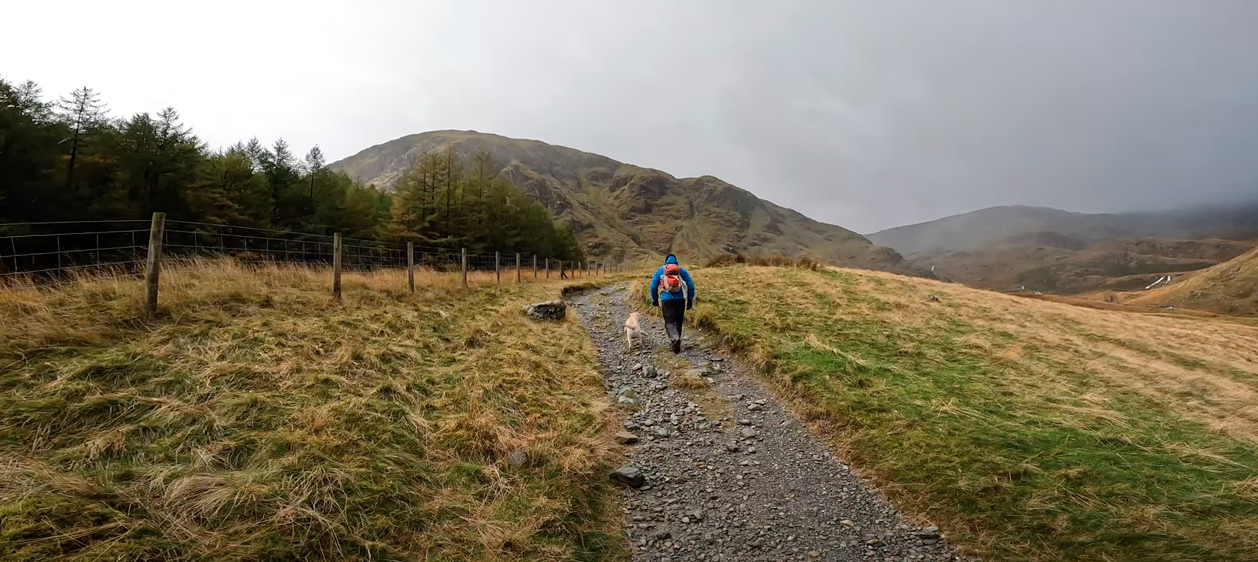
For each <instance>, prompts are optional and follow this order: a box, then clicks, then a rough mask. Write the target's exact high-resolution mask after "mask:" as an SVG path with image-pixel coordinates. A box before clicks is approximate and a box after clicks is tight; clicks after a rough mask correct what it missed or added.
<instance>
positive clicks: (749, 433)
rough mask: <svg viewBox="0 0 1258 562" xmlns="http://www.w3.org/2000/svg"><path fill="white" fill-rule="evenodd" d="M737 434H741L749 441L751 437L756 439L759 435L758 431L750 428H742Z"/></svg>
mask: <svg viewBox="0 0 1258 562" xmlns="http://www.w3.org/2000/svg"><path fill="white" fill-rule="evenodd" d="M739 433H741V434H742V436H743V437H746V438H747V439H751V438H752V437H756V436H758V435H760V432H759V431H756V430H755V428H751V427H744V428H743V429H742V431H740V432H739Z"/></svg>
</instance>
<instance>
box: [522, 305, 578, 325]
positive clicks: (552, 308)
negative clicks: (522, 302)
mask: <svg viewBox="0 0 1258 562" xmlns="http://www.w3.org/2000/svg"><path fill="white" fill-rule="evenodd" d="M524 314H525V315H526V316H528V317H529V318H531V319H533V320H537V321H544V320H551V321H560V320H563V319H564V318H567V317H568V306H567V305H565V304H564V302H563V301H561V300H554V301H546V302H538V303H533V304H530V305H528V306H526V307H524Z"/></svg>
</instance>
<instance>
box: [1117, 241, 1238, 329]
mask: <svg viewBox="0 0 1258 562" xmlns="http://www.w3.org/2000/svg"><path fill="white" fill-rule="evenodd" d="M1127 302H1128V303H1130V304H1137V305H1152V306H1176V307H1181V308H1193V309H1198V310H1208V311H1211V312H1218V313H1220V314H1231V315H1247V316H1253V315H1258V248H1255V249H1253V250H1251V251H1249V252H1247V253H1245V254H1244V255H1241V256H1239V257H1237V258H1235V259H1232V260H1230V261H1228V262H1226V263H1222V264H1219V265H1216V266H1214V267H1211V268H1209V269H1206V270H1204V271H1200V272H1197V273H1195V274H1193V275H1191V276H1189V277H1187V278H1185V279H1184V280H1183V281H1181V282H1178V283H1174V284H1172V285H1169V286H1167V287H1163V288H1159V289H1153V290H1151V291H1148V292H1147V293H1144V294H1142V295H1140V296H1138V297H1136V298H1134V299H1132V300H1130V301H1127Z"/></svg>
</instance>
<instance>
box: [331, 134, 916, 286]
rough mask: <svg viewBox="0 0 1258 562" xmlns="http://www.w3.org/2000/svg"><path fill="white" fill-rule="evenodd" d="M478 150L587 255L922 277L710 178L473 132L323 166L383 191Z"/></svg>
mask: <svg viewBox="0 0 1258 562" xmlns="http://www.w3.org/2000/svg"><path fill="white" fill-rule="evenodd" d="M447 145H452V146H453V147H454V149H455V151H456V152H457V153H458V154H459V156H460V157H461V158H464V159H467V158H470V157H471V155H472V154H474V153H475V152H476V151H479V150H485V151H487V152H488V153H489V154H490V156H491V158H492V159H493V161H494V168H495V170H496V173H498V174H500V175H502V176H504V177H506V178H507V179H509V180H511V181H512V182H513V183H515V184H516V185H518V186H520V187H521V188H523V189H524V190H525V192H527V193H528V194H529V195H531V196H532V197H534V198H536V199H537V200H539V201H541V202H542V203H544V204H546V206H547V207H549V208H550V209H551V211H552V212H554V213H555V216H556V218H557V219H558V220H560V221H562V222H566V223H568V224H570V225H571V226H572V228H573V230H574V232H575V233H576V235H577V238H578V240H580V241H581V243H582V246H583V247H584V249H585V252H586V255H587V256H590V257H593V258H596V259H601V260H608V261H616V262H620V261H627V262H635V263H644V262H646V261H648V260H650V261H654V260H658V259H659V258H661V257H662V256H663V255H664V254H666V253H669V252H672V253H676V254H677V255H678V256H679V257H681V258H682V259H683V260H684V261H689V262H692V263H693V262H699V261H703V260H708V259H712V258H716V257H719V256H725V255H731V254H735V253H744V254H753V255H754V254H766V255H785V256H792V257H796V256H809V257H812V258H814V259H818V260H820V261H824V262H828V263H833V264H836V265H843V266H849V267H859V268H865V269H878V270H884V271H891V272H896V273H903V274H910V275H924V276H929V272H927V271H925V270H923V269H921V268H919V267H918V266H916V265H914V264H913V263H911V262H909V261H907V260H905V259H904V258H903V257H902V256H901V255H900V254H899V253H897V252H896V251H894V250H892V249H890V248H883V247H879V246H875V245H874V244H872V243H870V242H869V240H867V239H865V238H864V237H863V236H861V235H859V234H857V233H855V232H852V231H850V230H847V229H845V228H842V227H838V226H834V225H831V224H826V223H822V222H818V221H815V220H813V219H810V218H808V217H806V216H804V215H802V214H800V213H798V212H796V211H794V210H791V209H787V208H784V207H780V206H778V205H775V204H773V203H770V202H768V201H765V200H763V199H760V198H758V197H756V196H755V195H753V194H752V193H750V192H748V191H746V190H744V189H742V188H739V187H737V186H735V185H732V184H729V183H727V182H724V181H721V180H720V179H717V178H714V177H712V176H702V177H697V178H675V177H673V176H671V175H669V174H666V173H664V172H661V171H659V170H652V169H649V168H641V167H638V166H634V165H632V164H625V163H622V162H618V161H616V160H612V159H611V158H607V157H605V156H600V155H597V154H590V153H588V152H581V151H579V150H575V149H572V148H567V147H562V146H555V145H551V144H547V143H544V142H541V141H536V140H524V139H512V138H507V137H503V136H499V135H494V134H485V133H478V132H476V131H432V132H427V133H420V134H416V135H409V136H405V137H401V138H398V139H394V140H392V141H389V142H386V143H384V144H379V145H376V146H373V147H370V148H368V149H366V150H363V151H361V152H359V153H357V154H355V155H353V156H350V157H349V158H345V159H343V160H340V161H337V162H334V163H332V164H330V165H329V166H330V167H331V168H334V169H340V170H344V171H345V172H346V173H348V174H349V175H350V176H351V177H353V178H355V179H358V180H360V181H364V182H368V183H371V184H374V185H376V186H377V187H380V188H382V189H386V190H387V189H391V188H392V187H393V186H394V185H396V184H397V182H398V180H399V179H400V178H401V177H402V175H403V174H405V173H406V171H407V170H409V169H410V168H411V167H412V166H413V164H414V163H415V161H416V159H417V158H418V157H419V156H420V155H421V154H423V153H425V152H428V151H432V150H437V149H442V148H444V147H445V146H447Z"/></svg>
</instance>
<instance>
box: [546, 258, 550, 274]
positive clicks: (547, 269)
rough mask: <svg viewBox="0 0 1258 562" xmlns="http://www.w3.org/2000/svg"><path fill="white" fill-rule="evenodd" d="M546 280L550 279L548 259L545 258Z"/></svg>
mask: <svg viewBox="0 0 1258 562" xmlns="http://www.w3.org/2000/svg"><path fill="white" fill-rule="evenodd" d="M546 278H547V279H550V258H546Z"/></svg>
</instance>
